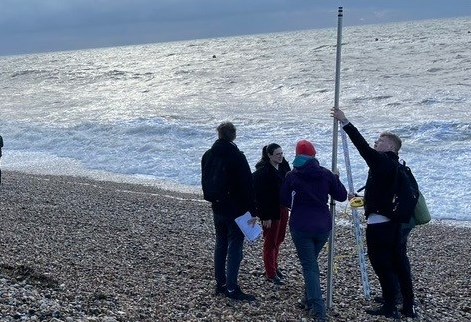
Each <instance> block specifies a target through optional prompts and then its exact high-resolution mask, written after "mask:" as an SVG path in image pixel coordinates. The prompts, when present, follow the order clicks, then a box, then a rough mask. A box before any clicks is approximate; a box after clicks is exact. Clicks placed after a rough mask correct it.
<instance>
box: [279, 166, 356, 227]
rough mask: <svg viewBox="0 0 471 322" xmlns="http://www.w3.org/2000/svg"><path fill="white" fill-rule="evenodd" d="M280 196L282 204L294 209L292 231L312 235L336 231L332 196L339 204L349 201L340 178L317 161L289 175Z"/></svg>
mask: <svg viewBox="0 0 471 322" xmlns="http://www.w3.org/2000/svg"><path fill="white" fill-rule="evenodd" d="M280 194H281V204H282V205H283V206H285V207H288V208H291V216H290V228H291V229H293V230H296V231H302V232H308V233H325V232H329V231H331V230H332V216H331V214H330V210H329V207H328V205H327V203H328V201H329V195H331V196H332V198H334V199H335V200H337V201H345V200H346V199H347V190H346V189H345V186H344V185H343V184H342V183H341V182H340V180H339V177H338V176H337V175H335V174H333V173H332V172H331V171H330V170H328V169H326V168H324V167H321V166H320V165H319V161H317V159H314V158H313V159H311V160H309V161H308V162H306V163H305V164H303V165H302V166H300V167H295V168H294V170H292V171H290V172H288V174H287V175H286V179H285V181H284V183H283V185H282V186H281V190H280Z"/></svg>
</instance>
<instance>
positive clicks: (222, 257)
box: [201, 122, 256, 301]
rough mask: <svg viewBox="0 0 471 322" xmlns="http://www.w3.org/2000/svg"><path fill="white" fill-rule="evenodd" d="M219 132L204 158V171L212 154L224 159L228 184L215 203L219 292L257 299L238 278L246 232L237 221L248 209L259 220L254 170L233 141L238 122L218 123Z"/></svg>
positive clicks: (236, 297) (212, 156)
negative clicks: (257, 216) (245, 291)
mask: <svg viewBox="0 0 471 322" xmlns="http://www.w3.org/2000/svg"><path fill="white" fill-rule="evenodd" d="M217 132H218V139H217V140H216V142H214V144H213V146H212V147H211V149H209V150H208V151H206V152H205V153H204V155H203V157H202V159H201V168H202V173H204V172H205V168H206V167H208V166H210V165H209V164H211V162H210V161H211V160H210V158H219V159H220V160H222V162H223V164H224V168H225V173H226V176H227V184H228V187H227V190H228V193H227V195H226V196H225V198H223V199H222V200H217V201H214V202H212V203H211V208H212V210H213V217H214V227H215V230H216V247H215V250H214V273H215V278H216V295H217V294H220V293H225V295H226V296H227V297H229V298H232V299H235V300H247V301H253V300H255V296H253V295H250V294H246V293H244V292H243V291H242V290H241V289H240V287H239V284H238V281H237V279H238V275H239V268H240V263H241V261H242V257H243V246H244V234H243V233H242V231H241V230H240V228H239V227H238V226H237V224H236V222H235V221H234V219H235V218H237V217H239V216H241V215H243V214H245V213H246V212H247V211H249V212H250V213H251V214H252V217H253V220H252V223H255V221H256V218H255V197H254V192H253V181H252V171H251V170H250V166H249V164H248V162H247V159H246V158H245V155H244V154H243V153H242V152H241V151H240V150H239V148H238V147H237V145H235V144H234V142H233V141H234V140H235V138H236V128H235V126H234V125H233V124H232V123H231V122H223V123H221V124H220V125H219V126H218V127H217ZM226 267H227V269H226Z"/></svg>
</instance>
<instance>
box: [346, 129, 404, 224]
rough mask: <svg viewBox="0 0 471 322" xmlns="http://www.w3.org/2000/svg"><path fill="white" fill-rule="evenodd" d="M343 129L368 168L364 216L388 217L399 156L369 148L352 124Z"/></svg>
mask: <svg viewBox="0 0 471 322" xmlns="http://www.w3.org/2000/svg"><path fill="white" fill-rule="evenodd" d="M343 129H344V130H345V132H346V133H347V135H348V136H349V137H350V139H351V140H352V143H353V144H354V145H355V147H356V148H357V149H358V152H359V153H360V155H361V157H362V158H363V159H364V160H365V161H366V164H367V165H368V167H369V170H368V178H367V180H366V185H365V216H366V217H368V215H369V214H371V213H377V214H380V215H383V216H386V217H390V216H391V211H392V199H393V195H394V186H395V176H396V169H397V165H398V160H399V156H398V155H397V154H396V153H394V152H392V151H388V152H378V151H376V150H375V149H373V148H372V147H370V145H369V144H368V142H366V140H365V139H364V138H363V136H362V135H361V134H360V132H359V131H358V129H357V128H356V127H355V126H353V124H352V123H348V124H347V125H345V126H344V127H343Z"/></svg>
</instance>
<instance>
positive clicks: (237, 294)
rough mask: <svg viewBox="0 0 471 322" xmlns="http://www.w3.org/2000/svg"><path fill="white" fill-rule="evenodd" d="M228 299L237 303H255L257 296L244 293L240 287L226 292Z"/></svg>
mask: <svg viewBox="0 0 471 322" xmlns="http://www.w3.org/2000/svg"><path fill="white" fill-rule="evenodd" d="M226 297H228V298H230V299H233V300H236V301H249V302H251V301H255V296H253V295H251V294H246V293H244V292H242V290H241V289H240V287H239V286H237V287H236V288H235V290H229V289H227V290H226Z"/></svg>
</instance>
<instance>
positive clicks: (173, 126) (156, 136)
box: [0, 17, 471, 225]
mask: <svg viewBox="0 0 471 322" xmlns="http://www.w3.org/2000/svg"><path fill="white" fill-rule="evenodd" d="M336 44H337V24H336V17H335V19H333V26H332V28H326V29H315V30H305V31H296V32H285V33H271V34H258V35H250V36H239V37H228V38H215V39H199V40H190V41H181V42H168V43H155V44H145V45H137V46H123V47H113V48H99V49H87V50H78V51H66V52H51V53H40V54H29V55H16V56H3V57H0V101H1V112H0V115H1V117H0V135H2V137H3V140H4V148H3V157H2V158H1V162H2V165H1V167H2V170H10V171H21V172H26V173H32V174H52V175H72V176H81V177H88V178H92V179H97V180H109V181H118V182H128V183H138V184H144V185H155V186H158V187H163V188H166V189H171V190H178V191H185V192H196V193H201V187H200V180H201V176H200V160H201V156H202V155H203V153H204V152H205V151H206V150H207V149H209V148H210V147H211V145H212V144H213V142H214V140H215V139H216V127H217V125H218V124H219V123H220V122H222V121H231V122H233V123H234V124H235V126H236V127H237V139H236V141H235V143H236V144H237V145H238V147H239V148H240V149H241V150H242V151H243V152H244V153H245V155H246V157H247V159H248V161H249V164H250V166H251V167H252V170H254V166H255V164H256V162H257V161H258V160H259V159H260V156H261V150H262V147H263V146H264V145H266V144H269V143H272V142H276V143H278V144H280V145H281V146H282V148H283V150H284V152H285V157H286V159H287V160H288V161H289V162H292V161H293V158H294V150H295V145H296V142H297V141H298V140H300V139H307V140H310V141H312V142H313V143H314V144H315V146H316V149H317V157H318V159H319V161H320V163H321V164H322V165H323V166H325V167H327V168H329V169H330V168H331V167H332V164H333V161H332V160H333V159H335V157H334V158H333V156H332V155H333V151H335V150H337V156H336V158H337V160H338V161H337V164H338V168H339V171H340V175H341V179H342V181H343V182H345V184H346V183H347V178H346V174H347V169H346V166H345V164H346V163H345V158H344V150H343V149H342V140H341V136H338V137H339V141H338V142H339V146H338V149H335V148H334V147H333V142H334V133H333V129H334V121H333V119H332V117H331V116H330V110H331V108H332V107H333V106H334V96H335V95H334V92H335V68H336V47H337V46H336ZM470 48H471V17H462V18H455V19H444V20H425V21H411V22H403V23H392V24H383V25H365V26H344V27H343V30H342V45H341V54H342V55H341V65H340V78H339V80H340V81H339V85H340V86H339V106H340V108H342V109H343V110H344V111H345V114H346V115H347V117H348V118H349V119H350V120H351V122H352V123H353V124H354V125H355V126H356V127H357V128H358V129H359V130H360V131H361V133H362V134H363V135H364V137H365V138H366V139H367V141H368V142H371V144H373V142H374V140H375V139H376V138H377V137H378V135H379V134H380V133H381V132H383V131H390V132H394V133H396V134H398V135H399V136H400V137H401V138H402V139H403V148H402V149H401V153H400V156H401V158H402V159H404V160H405V161H406V162H407V165H408V166H410V168H411V169H412V171H413V173H414V174H415V176H416V178H417V181H418V182H419V185H420V188H421V191H422V192H423V194H424V196H425V198H426V200H427V203H428V207H429V209H430V212H431V215H432V218H433V219H434V220H437V221H444V222H451V223H457V224H458V225H469V224H470V222H471V169H470V165H471V50H470ZM347 145H348V152H349V160H350V164H351V171H352V179H353V182H354V188H355V189H359V188H361V187H362V186H363V185H364V183H365V180H366V176H367V170H368V168H367V166H366V164H365V162H364V161H363V160H362V158H361V157H360V156H359V154H358V153H357V151H356V150H355V148H354V147H353V145H352V144H351V142H348V143H347ZM341 208H347V204H346V203H345V204H344V205H343V204H342V205H341Z"/></svg>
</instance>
